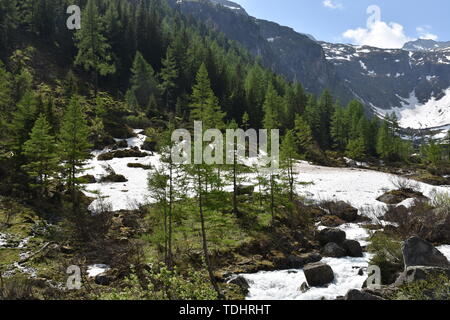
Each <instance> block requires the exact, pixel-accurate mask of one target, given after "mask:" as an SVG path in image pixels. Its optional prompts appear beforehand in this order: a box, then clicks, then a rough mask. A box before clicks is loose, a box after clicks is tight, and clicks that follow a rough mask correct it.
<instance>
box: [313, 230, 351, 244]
mask: <svg viewBox="0 0 450 320" xmlns="http://www.w3.org/2000/svg"><path fill="white" fill-rule="evenodd" d="M346 237H347V235H346V234H345V231H342V230H340V229H335V228H326V229H323V230H321V231H320V232H319V235H318V240H319V242H320V244H321V245H326V244H327V243H329V242H334V243H336V244H338V245H339V244H342V243H343V242H344V241H345V238H346Z"/></svg>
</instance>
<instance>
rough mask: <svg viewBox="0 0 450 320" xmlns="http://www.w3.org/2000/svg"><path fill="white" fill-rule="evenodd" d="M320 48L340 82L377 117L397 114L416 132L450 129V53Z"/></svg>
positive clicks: (329, 45)
mask: <svg viewBox="0 0 450 320" xmlns="http://www.w3.org/2000/svg"><path fill="white" fill-rule="evenodd" d="M322 46H323V48H324V50H325V54H326V57H327V60H328V61H329V63H332V64H333V65H334V67H335V69H336V71H337V73H338V75H339V77H340V78H341V79H342V81H344V82H345V83H346V85H347V87H349V88H350V89H351V90H352V92H353V94H354V95H355V96H356V97H357V98H359V99H360V100H361V101H363V102H364V103H365V104H366V105H367V106H369V107H370V108H371V109H372V110H373V112H374V113H375V114H379V115H383V114H386V113H388V112H393V111H394V112H396V113H397V115H398V116H399V118H400V124H401V125H402V126H403V127H411V128H414V129H421V128H433V127H440V126H445V125H448V124H450V48H444V49H437V50H432V51H406V50H388V49H379V48H373V47H366V46H364V47H358V46H352V45H343V44H331V43H322Z"/></svg>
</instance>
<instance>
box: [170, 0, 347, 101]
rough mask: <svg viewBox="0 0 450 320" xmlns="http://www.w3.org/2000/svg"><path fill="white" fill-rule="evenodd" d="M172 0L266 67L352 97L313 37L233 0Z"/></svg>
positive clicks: (309, 86) (317, 90)
mask: <svg viewBox="0 0 450 320" xmlns="http://www.w3.org/2000/svg"><path fill="white" fill-rule="evenodd" d="M169 3H170V4H171V5H172V6H174V7H177V8H178V9H179V10H180V11H181V12H182V13H184V14H186V15H191V16H193V17H195V18H196V19H199V20H200V21H202V22H204V23H205V24H207V25H208V26H209V27H212V28H214V29H216V30H218V31H220V32H223V33H224V34H225V35H226V36H227V37H229V38H230V39H232V40H235V41H237V42H239V43H241V44H242V45H243V46H244V47H245V48H246V49H247V50H249V52H250V53H251V54H253V55H254V56H260V57H261V59H262V62H263V64H264V65H265V66H266V67H270V68H272V70H273V71H275V72H277V73H280V74H283V75H284V76H286V77H287V78H288V79H290V80H298V81H300V82H301V83H302V85H303V86H304V87H305V89H307V90H308V91H309V92H312V93H314V94H320V93H321V92H322V91H323V90H324V89H325V88H329V89H330V90H332V91H333V92H334V93H336V94H339V96H340V97H341V99H342V100H345V101H348V100H350V99H351V98H352V94H351V92H350V91H349V90H348V89H347V88H345V86H344V85H342V82H341V81H340V80H339V78H338V76H337V74H336V71H335V70H334V66H333V65H332V64H330V63H328V62H327V60H326V57H325V53H324V51H323V49H322V47H321V45H320V44H319V43H317V42H316V41H314V40H313V38H312V36H310V35H305V34H301V33H298V32H295V31H294V30H293V29H291V28H288V27H284V26H280V25H279V24H276V23H274V22H270V21H266V20H260V19H256V18H254V17H251V16H249V15H248V14H247V13H246V12H245V10H244V9H243V8H242V7H241V6H239V5H238V4H235V3H233V2H230V1H225V0H211V1H208V0H201V1H193V0H169Z"/></svg>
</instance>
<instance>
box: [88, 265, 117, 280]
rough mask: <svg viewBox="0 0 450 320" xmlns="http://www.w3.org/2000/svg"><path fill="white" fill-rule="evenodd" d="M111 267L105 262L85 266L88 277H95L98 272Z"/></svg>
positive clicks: (100, 272)
mask: <svg viewBox="0 0 450 320" xmlns="http://www.w3.org/2000/svg"><path fill="white" fill-rule="evenodd" d="M110 269H111V268H110V267H109V266H108V265H106V264H92V265H90V266H88V267H87V275H88V277H89V278H95V277H96V276H98V275H99V274H102V273H103V272H106V271H108V270H110Z"/></svg>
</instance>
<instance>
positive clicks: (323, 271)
mask: <svg viewBox="0 0 450 320" xmlns="http://www.w3.org/2000/svg"><path fill="white" fill-rule="evenodd" d="M303 271H304V272H305V277H306V281H307V282H308V285H309V286H310V287H322V286H325V285H327V284H329V283H331V282H333V280H334V272H333V269H331V267H330V266H329V265H328V264H325V263H322V262H315V263H310V264H308V265H306V266H305V268H303Z"/></svg>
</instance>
